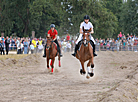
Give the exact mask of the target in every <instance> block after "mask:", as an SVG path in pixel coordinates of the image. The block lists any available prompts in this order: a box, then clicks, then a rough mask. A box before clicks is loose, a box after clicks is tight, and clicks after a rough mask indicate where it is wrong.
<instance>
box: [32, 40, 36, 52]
mask: <svg viewBox="0 0 138 102" xmlns="http://www.w3.org/2000/svg"><path fill="white" fill-rule="evenodd" d="M32 43H33V45H34V53H36V52H37V45H36V41H35V38H33V40H32Z"/></svg>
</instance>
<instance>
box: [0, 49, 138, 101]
mask: <svg viewBox="0 0 138 102" xmlns="http://www.w3.org/2000/svg"><path fill="white" fill-rule="evenodd" d="M97 53H98V56H97V57H95V59H94V64H95V68H94V73H95V76H94V77H92V78H90V79H86V76H84V75H80V73H79V70H80V68H79V66H80V65H79V61H78V60H77V59H76V58H75V57H72V56H71V53H64V54H63V55H64V56H63V58H62V59H61V62H62V66H61V67H58V65H57V63H58V60H57V58H56V62H55V69H54V74H50V73H49V72H48V70H47V68H46V62H45V60H46V59H44V58H42V55H40V54H38V55H28V56H26V57H24V58H21V59H14V58H6V59H4V60H2V59H1V60H0V102H138V53H137V52H110V51H109V52H108V51H105V52H104V51H103V52H97ZM85 68H86V66H85Z"/></svg>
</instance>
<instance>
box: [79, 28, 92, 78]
mask: <svg viewBox="0 0 138 102" xmlns="http://www.w3.org/2000/svg"><path fill="white" fill-rule="evenodd" d="M90 32H91V28H90V29H89V30H88V31H86V30H85V29H84V27H83V39H82V40H81V46H80V50H78V51H77V54H76V58H77V59H79V61H80V63H81V65H80V73H81V74H85V73H86V71H85V68H84V63H85V62H86V61H89V62H88V63H87V76H86V78H90V77H92V76H94V73H93V68H94V63H93V59H94V55H93V48H92V45H91V44H90V38H89V36H90Z"/></svg>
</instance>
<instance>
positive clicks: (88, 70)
mask: <svg viewBox="0 0 138 102" xmlns="http://www.w3.org/2000/svg"><path fill="white" fill-rule="evenodd" d="M90 64H91V60H89V62H88V63H87V76H86V78H88V79H89V78H90V73H91V70H90Z"/></svg>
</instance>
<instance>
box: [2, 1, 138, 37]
mask: <svg viewBox="0 0 138 102" xmlns="http://www.w3.org/2000/svg"><path fill="white" fill-rule="evenodd" d="M137 4H138V1H136V0H135V1H132V0H128V2H127V3H122V0H114V1H112V0H56V2H55V0H0V32H5V36H6V35H8V36H10V35H12V34H13V33H16V35H17V36H20V37H23V36H29V37H30V36H31V32H32V31H35V32H36V37H40V36H41V37H45V36H46V33H47V31H48V30H49V29H50V27H49V26H50V24H51V23H54V24H55V25H56V29H57V30H58V33H59V35H66V34H67V33H69V34H71V35H77V34H78V33H79V26H80V23H81V22H82V21H83V17H84V15H86V14H87V15H89V16H90V21H91V22H92V24H93V25H94V32H95V33H94V35H93V36H94V37H98V38H100V37H101V38H107V37H114V36H116V35H117V34H118V32H120V31H123V32H124V33H133V34H134V33H135V34H137V32H138V31H137V30H138V29H137V26H138V24H137V23H138V22H137V18H138V15H137V10H138V6H137ZM128 28H129V29H128Z"/></svg>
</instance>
